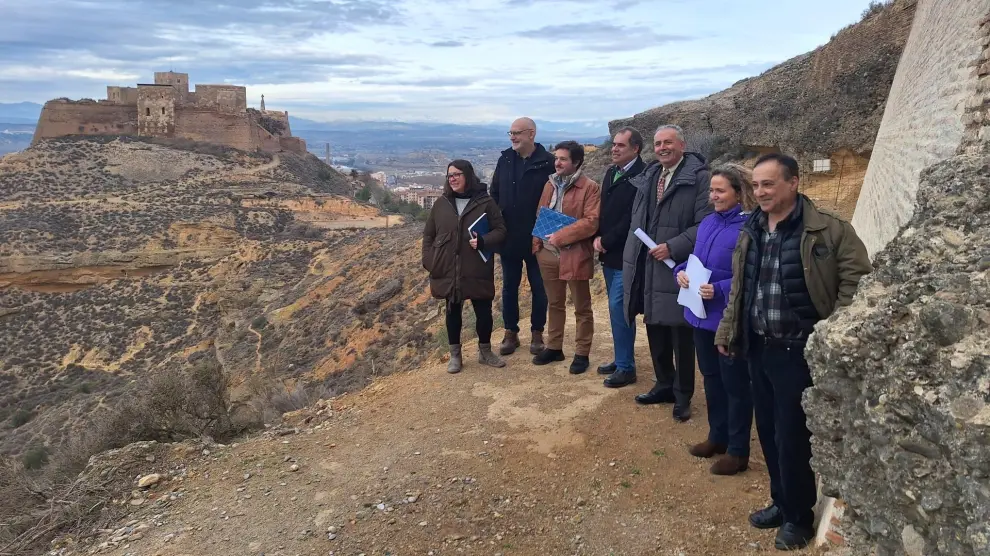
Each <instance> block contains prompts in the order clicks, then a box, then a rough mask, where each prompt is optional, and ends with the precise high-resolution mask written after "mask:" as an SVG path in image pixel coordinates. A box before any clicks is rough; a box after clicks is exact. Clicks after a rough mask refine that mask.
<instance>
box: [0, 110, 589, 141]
mask: <svg viewBox="0 0 990 556" xmlns="http://www.w3.org/2000/svg"><path fill="white" fill-rule="evenodd" d="M41 108H42V105H40V104H37V103H34V102H18V103H13V104H4V103H0V124H31V125H35V124H36V123H37V122H38V116H39V115H40V114H41ZM289 123H290V124H291V126H292V132H293V134H294V135H298V136H300V137H302V138H304V139H306V140H307V141H315V142H330V143H331V144H340V143H342V142H343V143H347V144H352V145H361V144H369V143H379V142H381V141H382V140H387V141H388V142H391V143H403V144H410V143H427V144H436V143H461V144H463V143H465V142H469V143H479V142H480V143H489V142H498V143H503V144H506V145H507V144H508V139H507V138H506V136H505V133H506V131H507V130H508V127H509V122H505V123H504V124H450V123H428V122H378V121H334V122H318V121H315V120H308V119H305V118H296V117H294V116H290V117H289ZM537 127H538V128H539V140H540V141H542V142H544V143H552V142H557V141H562V140H565V139H574V140H576V141H581V142H583V143H595V144H598V143H601V142H602V141H604V140H605V139H607V137H608V129H607V128H606V127H605V126H603V125H599V124H586V123H581V122H575V123H572V122H552V121H540V120H537Z"/></svg>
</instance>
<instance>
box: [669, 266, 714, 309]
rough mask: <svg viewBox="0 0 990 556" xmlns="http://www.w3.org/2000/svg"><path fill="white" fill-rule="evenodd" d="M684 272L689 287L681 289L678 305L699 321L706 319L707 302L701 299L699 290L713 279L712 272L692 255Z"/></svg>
mask: <svg viewBox="0 0 990 556" xmlns="http://www.w3.org/2000/svg"><path fill="white" fill-rule="evenodd" d="M684 272H685V273H687V275H688V287H686V288H681V289H680V291H679V292H678V293H677V304H678V305H683V306H684V307H687V308H688V309H690V310H691V312H692V313H694V316H696V317H698V318H699V319H703V318H706V317H707V316H708V313H707V312H706V311H705V302H704V300H702V299H701V293H700V292H699V291H698V288H700V287H701V285H702V284H707V283H708V280H709V278H711V277H712V271H711V270H708V269H707V268H705V267H704V265H702V264H701V259H699V258H698V257H695V256H694V255H691V256H689V257H688V262H687V268H685V269H684Z"/></svg>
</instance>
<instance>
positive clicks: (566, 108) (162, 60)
mask: <svg viewBox="0 0 990 556" xmlns="http://www.w3.org/2000/svg"><path fill="white" fill-rule="evenodd" d="M868 3H869V2H868V0H827V1H826V0H776V1H772V0H694V1H690V0H460V1H458V2H454V1H451V0H432V1H431V0H31V1H30V2H28V0H0V102H19V101H33V102H39V103H40V102H44V101H45V100H47V99H50V98H55V97H61V96H67V97H70V98H83V97H90V98H104V97H105V96H106V85H107V84H117V85H129V84H133V83H136V82H138V81H140V82H150V81H151V79H152V74H153V72H154V71H164V70H168V69H170V68H173V69H175V70H176V71H184V72H188V73H189V74H190V80H191V81H192V82H193V83H194V84H195V83H232V84H242V85H246V86H247V87H248V102H249V104H256V103H257V101H258V100H259V98H260V95H261V94H262V93H264V94H265V99H266V103H267V105H268V107H269V108H272V109H287V110H289V111H290V113H293V114H294V115H296V116H301V117H308V118H312V119H317V120H333V119H394V120H405V121H446V122H465V123H467V122H470V123H484V122H501V121H505V120H507V119H511V118H512V117H514V116H516V115H520V114H526V115H530V116H533V117H536V118H539V119H544V120H553V121H574V122H579V121H580V122H588V123H595V124H604V123H605V122H607V121H608V120H609V119H613V118H617V117H623V116H628V115H631V114H634V113H636V112H640V111H642V110H646V109H648V108H651V107H654V106H658V105H661V104H665V103H667V102H671V101H674V100H681V99H687V98H696V97H699V96H703V95H705V94H708V93H711V92H715V91H717V90H720V89H722V88H725V87H727V86H729V85H731V84H732V83H733V82H735V81H737V80H739V79H742V78H744V77H748V76H752V75H756V74H758V73H760V72H761V71H763V70H765V69H767V68H769V67H771V66H773V65H774V64H776V63H778V62H781V61H783V60H785V59H787V58H789V57H792V56H795V55H797V54H801V53H803V52H806V51H809V50H811V49H813V48H815V47H816V46H819V45H821V44H824V43H825V42H827V41H828V39H829V37H830V36H831V35H832V34H833V33H834V32H836V31H838V30H839V29H841V28H842V27H844V26H845V25H848V24H850V23H853V22H854V21H857V20H858V19H859V16H860V14H861V13H862V11H863V10H864V8H866V6H867V4H868Z"/></svg>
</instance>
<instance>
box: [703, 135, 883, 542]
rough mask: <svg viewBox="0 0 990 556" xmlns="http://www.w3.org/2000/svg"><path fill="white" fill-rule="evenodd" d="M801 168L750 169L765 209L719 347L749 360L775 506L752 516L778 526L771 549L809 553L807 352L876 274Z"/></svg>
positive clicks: (737, 270) (742, 259)
mask: <svg viewBox="0 0 990 556" xmlns="http://www.w3.org/2000/svg"><path fill="white" fill-rule="evenodd" d="M798 180H799V178H798V163H797V161H796V160H794V159H793V158H791V157H790V156H787V155H783V154H768V155H764V156H762V157H760V159H759V160H757V162H756V166H755V168H754V169H753V191H754V193H755V194H756V199H757V201H758V202H759V204H760V208H759V209H757V210H755V211H754V212H753V214H752V215H750V217H749V218H748V220H747V221H746V224H745V225H744V226H743V232H742V233H741V234H740V236H739V242H738V244H737V245H736V249H735V251H734V253H733V262H732V289H731V291H730V293H729V302H728V306H727V307H726V309H725V313H724V315H723V317H722V322H721V323H720V324H719V328H718V332H717V333H716V336H715V343H716V344H717V345H718V348H719V351H721V352H722V353H723V354H734V355H738V356H742V357H746V358H747V359H748V360H749V370H750V376H751V378H752V381H753V406H754V409H755V412H756V429H757V431H758V433H759V437H760V445H761V446H762V447H763V455H764V457H765V459H766V462H767V469H768V471H769V472H770V494H771V497H772V498H773V503H772V504H771V505H770V506H769V507H767V508H765V509H763V510H760V511H758V512H755V513H753V514H752V515H750V517H749V522H750V524H751V525H753V526H754V527H757V528H760V529H771V528H778V527H779V528H780V530H779V531H778V532H777V538H776V540H775V543H774V544H775V546H776V547H777V548H778V549H780V550H792V549H797V548H803V547H805V546H807V545H808V543H810V542H811V539H813V538H814V536H815V531H814V527H813V525H814V517H815V516H814V511H813V508H814V505H815V501H816V499H817V488H816V484H815V473H814V471H813V470H812V469H811V432H810V431H808V427H807V425H806V416H805V413H804V408H803V407H802V406H801V395H802V393H803V392H804V390H805V388H807V387H809V386H811V385H812V380H811V371H810V370H809V369H808V363H807V361H806V360H805V357H804V347H805V344H806V342H807V340H808V336H809V335H810V334H811V332H812V331H813V330H814V326H815V323H817V322H819V321H820V320H823V319H826V318H828V316H829V315H831V314H832V312H833V311H834V310H835V309H836V308H837V307H840V306H843V305H848V304H849V303H851V302H852V298H853V295H855V293H856V288H857V287H858V285H859V280H860V278H862V277H863V276H864V275H866V274H867V273H869V272H870V271H871V270H873V267H872V265H871V264H870V259H869V255H868V254H867V252H866V247H865V246H864V245H863V242H862V241H861V240H860V239H859V237H858V236H857V235H856V231H855V230H853V227H852V226H851V225H850V224H849V223H848V222H845V221H843V220H841V219H840V218H839V217H838V216H836V215H833V214H830V213H828V212H825V211H822V210H819V209H818V208H816V207H815V204H814V203H813V202H812V201H811V199H809V198H808V197H806V196H804V195H801V194H799V193H798Z"/></svg>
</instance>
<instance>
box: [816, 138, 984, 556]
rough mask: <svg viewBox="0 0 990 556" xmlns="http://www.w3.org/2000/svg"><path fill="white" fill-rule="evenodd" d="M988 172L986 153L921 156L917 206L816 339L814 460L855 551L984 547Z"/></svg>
mask: <svg viewBox="0 0 990 556" xmlns="http://www.w3.org/2000/svg"><path fill="white" fill-rule="evenodd" d="M988 176H990V157H988V156H986V155H960V156H957V157H955V158H952V159H949V160H946V161H944V162H941V163H939V164H937V165H935V166H933V167H931V168H929V169H928V170H926V171H925V172H924V174H923V175H922V181H921V186H920V188H919V192H918V205H917V208H916V210H915V213H914V217H913V218H912V219H911V221H910V222H909V223H908V224H907V226H906V227H905V228H904V229H902V230H901V233H900V234H899V235H898V236H897V237H896V238H895V239H894V240H893V241H891V242H890V243H889V244H888V245H887V247H886V248H885V249H883V250H882V251H880V252H879V253H878V254H877V256H876V260H875V265H876V268H877V270H876V271H875V272H874V273H872V274H871V275H869V276H867V277H866V278H864V279H863V281H862V282H861V283H860V286H859V293H858V294H857V295H856V298H855V300H854V302H853V304H852V305H851V306H850V307H848V308H845V309H843V310H841V311H837V312H836V313H835V314H834V315H833V316H832V317H831V318H830V319H829V320H828V321H827V322H825V323H823V324H822V325H819V326H818V327H817V331H816V333H815V334H814V335H813V336H812V337H811V341H810V343H809V344H808V349H807V355H808V361H809V364H810V365H811V369H812V373H813V375H814V378H815V386H814V387H813V388H811V389H809V390H808V393H807V394H806V397H805V407H806V409H807V410H808V427H809V428H810V429H811V431H812V432H813V433H814V437H813V439H812V446H813V448H814V460H813V464H814V466H815V468H816V469H817V470H818V472H819V473H821V475H822V477H823V479H824V481H825V484H826V487H827V488H826V490H827V491H828V492H829V493H831V494H836V493H841V495H842V497H843V499H844V500H845V501H846V503H847V504H848V508H849V509H850V510H851V511H852V512H853V516H852V517H853V519H852V520H850V521H851V523H852V526H853V527H854V528H853V530H852V531H851V533H853V535H852V537H851V539H850V542H851V543H853V544H854V547H855V548H856V549H857V550H858V551H857V552H855V554H861V553H862V554H866V553H870V551H871V550H873V548H874V547H875V549H876V551H877V552H876V553H878V554H909V555H914V554H919V555H920V554H952V555H960V556H962V555H980V554H988V553H990V490H988V488H987V476H988V474H990V447H988V442H987V439H988V437H990V404H988V400H990V374H988V371H987V370H988V368H990V335H988V334H987V327H988V326H990V301H988V300H990V283H988V282H987V270H988V269H990V237H988V235H987V232H986V230H987V229H990V205H988V204H987V201H986V199H987V196H988V195H990V177H988ZM892 330H896V332H897V333H896V334H895V333H892V332H891V331H892ZM850 469H855V470H856V472H855V473H850V472H849V470H850Z"/></svg>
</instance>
